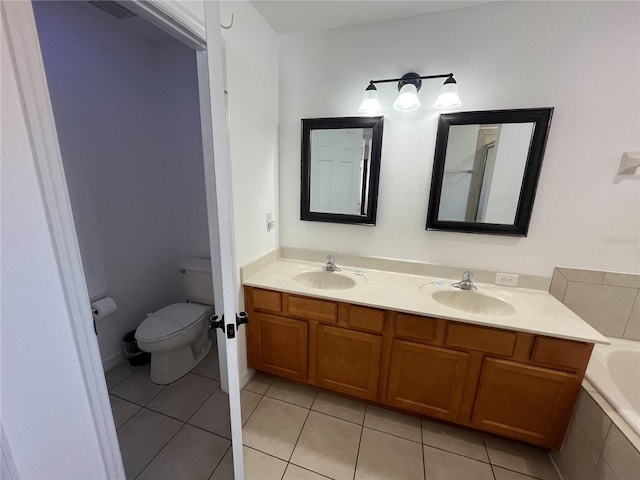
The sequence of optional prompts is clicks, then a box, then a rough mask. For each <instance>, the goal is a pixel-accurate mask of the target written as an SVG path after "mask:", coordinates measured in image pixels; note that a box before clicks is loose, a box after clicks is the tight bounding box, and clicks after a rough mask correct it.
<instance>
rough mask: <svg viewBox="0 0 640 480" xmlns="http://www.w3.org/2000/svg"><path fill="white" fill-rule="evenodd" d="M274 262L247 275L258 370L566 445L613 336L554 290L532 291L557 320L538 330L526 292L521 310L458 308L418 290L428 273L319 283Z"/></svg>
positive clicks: (253, 363) (251, 343) (251, 360)
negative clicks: (603, 346) (599, 347)
mask: <svg viewBox="0 0 640 480" xmlns="http://www.w3.org/2000/svg"><path fill="white" fill-rule="evenodd" d="M276 263H280V264H281V265H280V266H278V265H275V266H274V265H272V266H269V267H268V268H267V269H266V270H267V271H266V272H261V273H260V274H258V275H254V276H253V277H251V278H249V281H245V287H244V288H245V304H246V305H245V306H246V309H247V311H248V313H249V316H250V318H251V323H250V324H249V327H248V329H247V335H248V339H247V342H248V347H247V348H248V364H249V367H252V368H255V369H257V370H260V371H263V372H267V373H270V374H272V375H276V376H279V377H283V378H288V379H291V380H295V381H297V382H301V383H306V384H309V385H315V386H318V387H321V388H324V389H327V390H332V391H335V392H339V393H343V394H347V395H350V396H352V397H356V398H361V399H364V400H366V401H368V402H371V403H376V404H380V405H386V406H389V407H393V408H396V409H399V410H403V411H406V412H412V413H417V414H421V415H425V416H428V417H432V418H437V419H441V420H446V421H449V422H453V423H456V424H460V425H465V426H468V427H472V428H477V429H480V430H483V431H487V432H492V433H496V434H500V435H504V436H506V437H510V438H513V439H517V440H522V441H525V442H528V443H532V444H535V445H540V446H543V447H548V448H556V449H557V448H559V447H560V445H561V443H562V440H563V438H564V434H565V431H566V429H567V425H568V422H569V420H570V418H571V413H572V410H573V407H574V404H575V401H576V398H577V395H578V392H579V389H580V385H581V382H582V379H583V376H584V372H585V369H586V367H587V363H588V361H589V357H590V355H591V350H592V348H593V343H594V342H600V341H606V340H604V338H603V337H601V336H600V335H599V334H598V333H597V332H595V331H592V329H591V328H590V327H589V326H588V325H586V324H584V325H581V323H580V322H582V321H581V320H580V319H579V318H577V317H575V316H574V315H573V314H572V313H571V312H569V311H568V310H567V312H568V313H567V312H564V311H563V309H564V307H563V306H560V307H558V308H557V310H554V308H556V307H557V306H556V305H555V304H553V302H555V300H553V299H550V298H547V297H549V295H548V294H546V293H545V292H533V293H532V292H527V293H526V294H525V297H526V295H532V296H533V298H538V297H539V298H540V299H541V301H540V302H539V303H541V306H540V309H539V312H538V313H539V314H540V315H544V314H545V313H544V312H546V315H550V316H551V317H553V318H551V319H546V320H548V321H545V319H541V321H540V322H537V323H536V328H535V329H532V328H530V323H531V321H530V317H531V316H535V314H536V309H535V308H530V307H529V308H528V310H527V312H526V313H521V315H520V318H519V317H518V312H523V311H524V310H525V309H527V307H526V299H525V300H523V299H522V298H517V297H518V296H517V295H514V296H513V298H508V300H509V304H514V305H515V306H516V308H515V313H514V312H508V313H503V312H500V313H499V314H498V315H484V316H485V317H487V318H482V316H481V315H479V314H477V313H468V314H464V313H458V314H454V315H451V312H455V310H453V309H451V308H448V307H443V306H436V305H435V303H434V302H433V300H432V298H431V297H432V295H431V294H429V295H423V294H421V293H420V290H424V287H425V285H423V288H422V289H421V288H420V282H422V283H424V282H425V279H424V278H418V277H414V276H410V275H398V274H388V273H387V274H386V275H392V278H391V280H390V279H389V278H387V281H388V282H387V284H386V287H385V285H384V284H378V281H381V280H384V276H385V273H384V272H369V273H368V275H369V276H370V277H374V278H369V279H364V280H363V279H360V278H357V279H355V280H354V282H360V283H355V285H354V287H353V288H350V289H340V290H338V289H336V290H328V289H320V288H317V289H313V288H310V287H304V286H302V287H296V286H295V285H296V282H289V281H286V280H285V279H287V278H291V277H292V275H293V277H295V275H300V273H296V272H298V271H300V270H301V269H304V266H300V265H297V266H296V265H293V266H292V264H290V263H288V262H282V261H279V262H276ZM316 268H319V267H316ZM269 269H271V271H269ZM285 272H288V273H285ZM303 273H304V272H303ZM325 273H326V272H325ZM341 275H343V276H345V277H349V276H350V275H353V274H352V273H351V272H344V273H342V274H341ZM279 276H281V278H280V280H278V277H279ZM376 276H377V277H378V278H375V277H376ZM298 278H300V277H298ZM354 278H355V277H354ZM389 282H390V283H389ZM410 283H413V284H415V285H414V286H411V287H409V286H408V284H410ZM278 284H280V285H281V288H276V285H278ZM426 286H427V288H431V286H430V285H426ZM378 289H380V290H378ZM394 289H397V291H396V292H394ZM433 289H434V290H437V291H439V292H441V291H451V288H450V287H449V286H448V284H447V285H446V286H441V287H433ZM314 290H318V291H319V292H318V293H316V292H314ZM481 290H482V287H481ZM310 291H311V292H312V294H311V295H309V294H308V293H307V292H310ZM467 294H468V295H475V292H467ZM491 294H492V295H495V292H492V293H491ZM503 297H504V295H503ZM365 298H368V300H367V304H363V299H365ZM392 298H394V299H395V300H391V299H392ZM494 298H498V297H497V296H495V297H494ZM376 302H377V303H376ZM545 302H547V303H545ZM556 303H558V302H556ZM418 305H419V306H418ZM558 305H559V304H558ZM399 306H404V308H398V307H399ZM565 310H566V309H565ZM429 311H430V312H432V313H428V312H429ZM558 312H561V313H565V314H566V317H567V318H565V319H562V318H559V316H558V315H559V313H558ZM572 315H573V316H572ZM456 316H457V317H458V318H452V317H456ZM465 317H466V318H465ZM573 317H575V318H573ZM523 318H524V320H523ZM501 319H502V320H501ZM563 320H564V323H565V324H566V325H562V324H561V325H560V326H559V327H558V328H555V329H554V328H552V327H551V326H552V325H554V324H557V323H558V322H560V323H563ZM518 322H520V323H521V324H522V325H521V328H515V327H516V325H517V323H518ZM582 323H584V322H582ZM585 326H586V327H585ZM583 327H584V328H583ZM536 329H537V331H535V330H536ZM567 329H569V330H571V329H573V332H570V331H569V330H567ZM567 337H569V338H567ZM572 337H578V338H572ZM580 337H583V338H580Z"/></svg>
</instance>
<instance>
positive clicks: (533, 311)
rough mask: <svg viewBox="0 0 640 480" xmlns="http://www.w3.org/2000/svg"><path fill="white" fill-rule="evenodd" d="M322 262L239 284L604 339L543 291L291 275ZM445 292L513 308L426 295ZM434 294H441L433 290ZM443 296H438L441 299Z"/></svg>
mask: <svg viewBox="0 0 640 480" xmlns="http://www.w3.org/2000/svg"><path fill="white" fill-rule="evenodd" d="M322 266H323V264H320V263H312V262H302V261H298V260H289V259H278V260H276V261H274V262H272V263H270V264H269V265H267V266H265V267H264V268H262V269H261V270H259V271H257V272H255V273H253V274H251V275H249V276H248V277H247V278H245V279H244V280H243V284H244V285H247V286H251V287H258V288H264V289H267V290H277V291H281V292H286V293H291V294H296V295H304V296H308V297H315V298H321V299H326V300H336V301H339V302H345V303H352V304H355V305H363V306H367V307H374V308H380V309H385V310H394V311H397V312H405V313H411V314H416V315H423V316H429V317H436V318H443V319H447V320H455V321H459V322H464V323H470V324H476V325H485V326H488V327H495V328H504V329H508V330H517V331H521V332H528V333H534V334H538V335H546V336H550V337H558V338H565V339H569V340H577V341H581V342H588V343H609V341H608V340H607V339H606V338H605V337H604V336H603V335H601V334H600V333H599V332H598V331H597V330H596V329H594V328H593V327H592V326H591V325H589V324H588V323H587V322H585V321H584V320H582V319H581V318H580V317H579V316H577V315H576V314H575V313H573V312H572V311H571V310H569V309H568V308H567V307H566V306H564V305H563V304H562V303H560V302H559V301H558V300H556V299H555V298H554V297H553V296H552V295H550V294H549V293H548V292H546V291H542V290H534V289H528V288H518V287H501V286H497V285H492V284H486V283H475V286H476V287H477V288H478V290H475V291H460V290H459V289H457V288H453V287H452V286H451V283H453V282H456V281H458V280H459V279H458V280H451V279H435V278H431V277H427V276H419V275H409V274H403V273H395V272H387V271H381V270H364V269H359V268H354V267H348V266H343V265H339V266H340V268H342V271H341V272H339V273H335V275H341V276H344V277H348V278H351V279H352V280H353V281H354V282H355V285H354V286H353V287H351V288H347V289H342V290H326V289H321V288H315V287H310V286H305V285H303V284H302V283H299V282H298V281H296V279H295V277H296V275H299V274H301V273H303V272H322ZM354 272H356V273H354ZM362 272H363V273H362ZM358 273H359V274H358ZM326 275H333V273H328V272H326ZM347 282H348V281H347ZM348 283H351V282H348ZM447 291H449V292H457V293H456V294H454V295H483V296H488V297H493V298H494V299H498V301H496V302H495V303H498V304H500V305H503V304H502V302H506V303H507V304H509V305H511V306H512V307H513V309H511V308H507V309H506V310H505V312H509V313H505V312H502V313H501V314H498V315H493V314H479V313H471V312H469V311H463V310H459V309H457V308H453V307H450V306H447V305H444V304H442V303H440V302H438V301H436V300H435V299H434V297H433V296H432V295H433V294H434V293H437V292H447ZM437 296H440V297H442V296H443V295H442V294H440V293H439V294H438V295H437ZM447 296H448V295H444V297H447ZM483 300H485V299H483ZM500 300H501V301H502V302H500Z"/></svg>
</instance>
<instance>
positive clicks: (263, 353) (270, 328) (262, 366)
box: [251, 313, 308, 380]
mask: <svg viewBox="0 0 640 480" xmlns="http://www.w3.org/2000/svg"><path fill="white" fill-rule="evenodd" d="M252 321H253V326H252V328H255V329H257V332H256V333H257V334H256V335H255V340H254V343H255V345H254V348H255V350H256V353H255V355H254V357H255V358H253V359H252V360H254V362H252V365H251V366H252V367H253V368H257V369H258V370H262V371H264V372H268V373H272V374H274V375H279V376H281V377H286V378H292V379H294V380H306V379H307V359H308V348H307V345H308V343H307V330H308V326H307V323H306V322H303V321H302V320H294V319H290V318H284V317H278V316H275V315H267V314H264V313H255V314H253V315H252Z"/></svg>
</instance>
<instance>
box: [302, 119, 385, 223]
mask: <svg viewBox="0 0 640 480" xmlns="http://www.w3.org/2000/svg"><path fill="white" fill-rule="evenodd" d="M383 123H384V117H337V118H306V119H302V168H301V176H300V220H308V221H312V222H331V223H351V224H357V225H375V224H376V212H377V209H378V183H379V181H380V157H381V153H382V127H383ZM340 128H371V129H373V132H372V138H371V157H370V162H369V166H368V175H369V192H368V197H367V211H366V212H365V215H349V214H340V213H322V212H312V211H310V210H311V209H310V207H311V201H310V199H311V131H312V130H321V129H340Z"/></svg>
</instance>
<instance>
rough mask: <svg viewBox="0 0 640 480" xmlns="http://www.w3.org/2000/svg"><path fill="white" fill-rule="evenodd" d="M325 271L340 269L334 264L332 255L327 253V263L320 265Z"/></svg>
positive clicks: (334, 260) (337, 270) (339, 270)
mask: <svg viewBox="0 0 640 480" xmlns="http://www.w3.org/2000/svg"><path fill="white" fill-rule="evenodd" d="M322 270H325V271H327V272H341V271H342V269H341V268H340V267H338V266H337V265H336V259H335V258H334V257H333V255H327V263H326V264H325V265H324V266H323V267H322Z"/></svg>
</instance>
